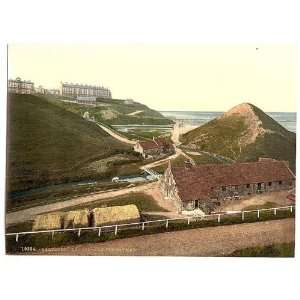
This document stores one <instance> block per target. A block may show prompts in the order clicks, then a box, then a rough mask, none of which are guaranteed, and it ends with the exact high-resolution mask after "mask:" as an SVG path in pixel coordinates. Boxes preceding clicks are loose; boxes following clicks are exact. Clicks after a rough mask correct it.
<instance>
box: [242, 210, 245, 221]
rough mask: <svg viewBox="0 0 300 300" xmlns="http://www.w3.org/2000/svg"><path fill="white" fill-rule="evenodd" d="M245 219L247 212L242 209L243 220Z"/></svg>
mask: <svg viewBox="0 0 300 300" xmlns="http://www.w3.org/2000/svg"><path fill="white" fill-rule="evenodd" d="M244 220H245V212H244V211H242V221H244Z"/></svg>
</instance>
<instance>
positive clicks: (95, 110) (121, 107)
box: [44, 96, 173, 125]
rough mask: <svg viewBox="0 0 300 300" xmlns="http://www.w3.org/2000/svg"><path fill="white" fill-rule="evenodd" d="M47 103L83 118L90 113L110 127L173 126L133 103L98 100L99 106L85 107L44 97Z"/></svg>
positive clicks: (155, 112)
mask: <svg viewBox="0 0 300 300" xmlns="http://www.w3.org/2000/svg"><path fill="white" fill-rule="evenodd" d="M44 98H45V99H46V100H47V101H50V102H51V103H52V104H54V105H57V106H59V107H61V108H64V109H65V110H68V111H71V112H73V113H76V114H79V115H80V116H82V115H83V114H84V112H86V111H88V112H89V114H90V116H93V117H95V120H96V121H99V122H103V123H107V124H110V125H123V124H145V125H153V124H155V125H167V124H172V123H173V121H171V120H169V119H167V118H165V117H164V116H163V115H162V114H160V113H159V112H157V111H155V110H153V109H150V108H149V107H147V106H146V105H144V104H141V103H139V102H135V101H134V102H133V103H132V104H126V102H124V100H121V99H101V98H98V99H97V106H96V107H91V106H85V105H78V104H74V103H68V102H63V101H61V100H62V99H60V98H59V97H58V98H57V97H53V96H44Z"/></svg>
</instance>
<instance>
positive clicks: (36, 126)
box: [7, 94, 131, 192]
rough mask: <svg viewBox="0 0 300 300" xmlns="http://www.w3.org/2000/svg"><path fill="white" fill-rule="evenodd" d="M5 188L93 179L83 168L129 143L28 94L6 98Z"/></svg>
mask: <svg viewBox="0 0 300 300" xmlns="http://www.w3.org/2000/svg"><path fill="white" fill-rule="evenodd" d="M7 133H8V141H7V153H8V160H7V167H8V169H7V176H8V191H9V192H12V191H18V190H27V189H30V188H33V187H39V186H43V185H45V184H48V183H49V182H51V183H52V184H54V183H61V182H68V181H77V180H82V179H90V178H94V177H95V174H94V173H93V172H91V171H89V170H87V169H85V168H84V167H85V166H86V165H87V164H88V163H90V162H93V161H95V160H99V159H101V158H106V157H109V156H111V155H114V154H117V153H127V152H131V150H130V149H129V147H128V146H127V145H125V144H123V143H121V142H119V141H117V140H115V139H114V138H112V137H111V136H109V135H108V134H107V133H106V132H104V131H103V130H102V129H101V128H99V127H98V126H96V125H95V124H93V123H91V122H87V121H86V120H84V119H83V118H81V117H80V116H78V115H76V114H74V113H72V112H69V111H67V110H65V109H62V108H60V107H59V106H57V105H54V104H53V103H50V102H49V101H46V100H45V99H43V98H41V97H38V96H33V95H14V94H12V95H9V98H8V129H7Z"/></svg>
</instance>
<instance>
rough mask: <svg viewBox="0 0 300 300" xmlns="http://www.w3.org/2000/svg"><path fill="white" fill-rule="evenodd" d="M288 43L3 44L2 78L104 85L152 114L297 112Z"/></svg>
mask: <svg viewBox="0 0 300 300" xmlns="http://www.w3.org/2000/svg"><path fill="white" fill-rule="evenodd" d="M296 52H297V49H296V46H295V45H293V44H10V45H9V46H8V77H9V78H16V77H21V78H22V79H26V80H31V81H33V82H34V84H35V86H38V85H42V86H44V87H45V88H59V84H60V82H61V81H63V82H73V83H83V84H95V85H102V86H105V87H108V88H110V89H111V91H112V96H113V98H116V99H126V98H131V99H134V100H136V101H139V102H142V103H144V104H146V105H148V106H149V107H151V108H153V109H156V110H173V111H176V110H179V111H226V110H228V109H230V108H231V107H233V106H235V105H237V104H239V103H242V102H250V103H252V104H254V105H256V106H258V107H259V108H261V109H263V110H264V111H287V112H288V111H296V85H297V78H296V75H297V74H296V67H297V53H296Z"/></svg>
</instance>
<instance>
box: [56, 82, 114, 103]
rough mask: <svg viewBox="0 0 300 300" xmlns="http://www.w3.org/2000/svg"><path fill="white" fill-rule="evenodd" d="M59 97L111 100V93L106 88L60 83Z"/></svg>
mask: <svg viewBox="0 0 300 300" xmlns="http://www.w3.org/2000/svg"><path fill="white" fill-rule="evenodd" d="M61 95H62V96H65V97H72V98H74V97H78V96H82V97H89V96H94V97H99V98H109V99H111V91H110V90H109V89H108V88H104V87H101V86H92V85H86V84H85V85H83V84H77V83H76V84H73V83H67V82H65V83H63V82H61Z"/></svg>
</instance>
